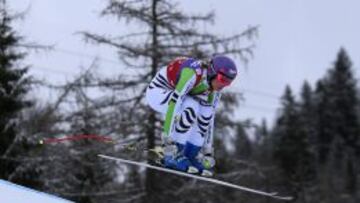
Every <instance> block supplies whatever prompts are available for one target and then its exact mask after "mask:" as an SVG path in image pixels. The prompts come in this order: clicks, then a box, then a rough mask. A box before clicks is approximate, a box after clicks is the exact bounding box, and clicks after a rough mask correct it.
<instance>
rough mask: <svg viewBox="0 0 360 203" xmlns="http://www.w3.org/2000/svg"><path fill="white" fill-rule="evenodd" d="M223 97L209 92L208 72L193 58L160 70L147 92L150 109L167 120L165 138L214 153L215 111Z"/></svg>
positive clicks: (177, 61)
mask: <svg viewBox="0 0 360 203" xmlns="http://www.w3.org/2000/svg"><path fill="white" fill-rule="evenodd" d="M219 99H220V93H219V92H217V91H211V90H210V84H209V82H208V79H207V69H206V68H204V67H202V62H201V61H200V60H196V59H193V58H185V57H182V58H177V59H175V60H174V61H172V62H171V63H170V64H169V65H168V66H167V67H164V68H162V69H160V71H159V72H158V73H157V74H156V76H155V77H154V78H153V79H152V81H151V83H150V84H149V86H148V88H147V91H146V100H147V102H148V104H149V105H150V107H151V108H153V109H154V110H155V111H157V112H160V113H161V114H162V115H163V116H164V119H165V122H164V128H163V131H164V132H163V138H165V139H168V138H170V140H172V141H174V142H176V143H180V144H185V143H186V142H190V143H191V144H193V145H195V146H199V147H202V150H203V153H204V154H206V153H213V148H212V147H213V146H212V145H213V128H214V117H215V109H216V107H217V104H218V101H219Z"/></svg>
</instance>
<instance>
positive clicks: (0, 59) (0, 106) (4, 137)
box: [0, 1, 31, 183]
mask: <svg viewBox="0 0 360 203" xmlns="http://www.w3.org/2000/svg"><path fill="white" fill-rule="evenodd" d="M7 10H8V9H7V6H6V1H1V2H0V157H1V159H0V161H1V163H0V178H1V179H9V178H10V177H13V176H12V175H14V174H13V173H15V171H16V169H18V168H19V167H21V163H18V162H14V161H10V160H9V159H7V158H8V157H14V156H16V154H17V153H19V151H21V150H22V148H21V147H22V146H21V143H23V142H24V139H23V138H21V136H20V135H19V132H18V127H19V125H20V124H19V116H20V112H21V111H22V110H24V109H25V108H27V107H29V106H30V104H31V103H30V102H29V101H27V100H26V99H25V96H26V94H27V92H28V90H29V88H30V82H29V81H30V79H29V77H28V76H27V75H26V73H27V70H28V69H27V68H24V67H21V65H20V64H21V61H22V60H23V59H24V57H25V55H26V54H25V53H23V52H21V51H19V50H18V47H19V44H20V43H21V42H22V40H23V39H22V37H20V36H19V35H18V34H17V33H16V32H15V31H14V30H13V28H12V27H11V23H12V21H13V20H14V17H12V16H11V15H9V14H8V12H7ZM11 179H12V178H11ZM14 181H15V180H14ZM16 181H17V182H20V183H21V182H24V181H25V179H22V180H19V179H17V180H16Z"/></svg>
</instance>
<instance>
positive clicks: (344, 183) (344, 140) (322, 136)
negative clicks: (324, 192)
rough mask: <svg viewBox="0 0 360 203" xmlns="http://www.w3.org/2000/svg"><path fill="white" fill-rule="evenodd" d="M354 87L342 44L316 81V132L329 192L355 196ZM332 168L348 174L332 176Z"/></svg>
mask: <svg viewBox="0 0 360 203" xmlns="http://www.w3.org/2000/svg"><path fill="white" fill-rule="evenodd" d="M356 90H357V89H356V79H355V77H354V74H353V70H352V63H351V61H350V59H349V57H348V55H347V53H346V51H345V49H343V48H342V49H340V51H339V53H338V55H337V59H336V61H335V63H334V67H333V68H332V69H330V70H329V72H328V73H327V75H326V76H325V78H324V79H323V80H322V83H320V84H319V85H318V91H317V97H318V99H317V100H318V101H317V102H318V103H317V108H318V111H319V119H318V123H319V124H320V125H319V127H320V128H319V130H318V132H317V134H318V145H319V155H320V161H321V164H323V165H324V164H327V165H326V166H327V167H329V169H327V170H328V172H327V174H328V177H326V178H328V179H330V183H329V184H331V185H333V186H332V187H333V189H332V191H328V192H332V193H333V192H335V193H344V194H350V195H351V196H352V197H354V198H355V195H356V191H357V188H358V183H357V181H356V180H357V178H356V175H355V171H356V170H357V168H358V166H357V163H358V160H359V159H358V158H359V157H358V156H357V153H358V151H359V144H358V143H359V138H358V136H359V134H360V126H359V115H358V114H357V111H358V108H359V106H358V103H359V99H358V96H357V91H356ZM326 166H325V165H324V167H326ZM324 170H325V169H324ZM329 170H330V171H329ZM335 172H336V173H337V174H342V175H341V177H347V178H346V179H344V178H339V176H337V177H332V174H333V173H335Z"/></svg>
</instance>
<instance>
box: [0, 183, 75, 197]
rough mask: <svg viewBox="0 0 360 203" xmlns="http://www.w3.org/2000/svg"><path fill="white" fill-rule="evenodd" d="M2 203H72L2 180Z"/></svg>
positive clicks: (0, 192) (0, 185)
mask: <svg viewBox="0 0 360 203" xmlns="http://www.w3.org/2000/svg"><path fill="white" fill-rule="evenodd" d="M0 202H2V203H71V201H69V200H65V199H61V198H59V197H57V196H53V195H50V194H47V193H43V192H39V191H36V190H32V189H30V188H26V187H23V186H20V185H16V184H13V183H11V182H7V181H4V180H0Z"/></svg>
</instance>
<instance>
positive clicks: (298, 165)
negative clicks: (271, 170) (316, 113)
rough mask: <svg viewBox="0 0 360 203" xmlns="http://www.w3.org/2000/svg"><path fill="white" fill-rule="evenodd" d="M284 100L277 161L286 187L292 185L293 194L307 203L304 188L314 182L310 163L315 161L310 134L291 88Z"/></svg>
mask: <svg viewBox="0 0 360 203" xmlns="http://www.w3.org/2000/svg"><path fill="white" fill-rule="evenodd" d="M281 101H282V112H281V114H280V116H279V118H278V119H277V122H276V126H275V129H274V131H273V136H274V139H275V149H274V159H275V161H276V162H277V163H278V164H279V167H280V169H281V170H282V171H283V174H284V178H285V182H284V185H289V186H290V192H292V193H294V195H295V196H297V197H298V198H300V199H301V200H302V201H303V202H304V201H305V199H306V195H305V188H306V187H307V182H308V181H309V179H311V177H309V170H311V168H309V163H310V162H311V161H312V159H311V153H310V146H309V142H308V135H307V133H306V129H305V128H304V125H303V124H302V122H301V116H300V108H299V104H298V102H296V101H295V98H294V96H293V94H292V91H291V89H290V87H289V86H287V87H286V89H285V93H284V95H283V97H282V99H281Z"/></svg>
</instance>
